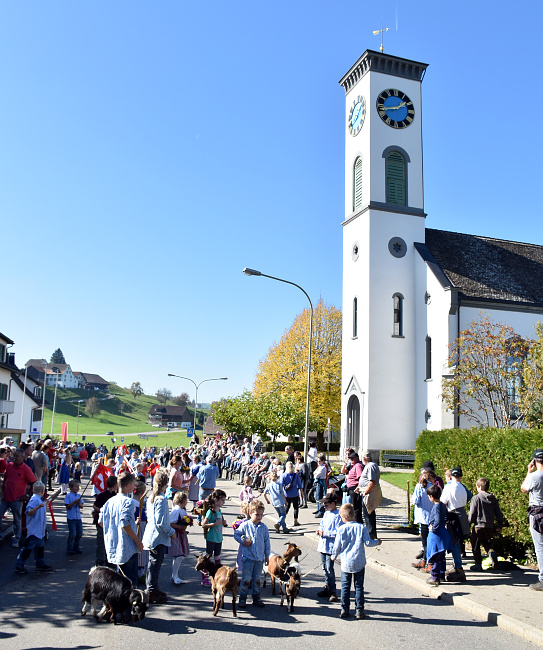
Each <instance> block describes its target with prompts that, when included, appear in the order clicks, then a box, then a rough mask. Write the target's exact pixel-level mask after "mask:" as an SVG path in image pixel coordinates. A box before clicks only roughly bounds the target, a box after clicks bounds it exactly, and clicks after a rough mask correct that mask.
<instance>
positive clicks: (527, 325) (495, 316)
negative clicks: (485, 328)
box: [460, 305, 543, 338]
mask: <svg viewBox="0 0 543 650" xmlns="http://www.w3.org/2000/svg"><path fill="white" fill-rule="evenodd" d="M519 306H520V305H519ZM481 313H484V314H486V315H488V316H489V317H490V320H492V321H494V322H496V323H505V324H506V325H510V326H511V327H512V328H513V329H514V330H515V332H516V333H517V334H518V335H519V336H522V337H524V338H535V336H536V334H535V329H534V325H535V324H536V323H537V322H538V321H542V322H543V313H542V312H522V311H519V310H518V309H503V308H499V307H498V308H492V307H486V306H484V307H468V306H466V305H462V306H461V308H460V329H461V330H463V329H466V327H467V326H468V325H469V324H470V323H472V322H473V321H474V320H479V318H480V316H481Z"/></svg>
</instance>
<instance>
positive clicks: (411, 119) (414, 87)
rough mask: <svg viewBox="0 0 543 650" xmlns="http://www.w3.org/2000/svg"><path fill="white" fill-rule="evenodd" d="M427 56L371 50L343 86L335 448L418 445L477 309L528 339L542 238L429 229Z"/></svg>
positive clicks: (540, 279)
mask: <svg viewBox="0 0 543 650" xmlns="http://www.w3.org/2000/svg"><path fill="white" fill-rule="evenodd" d="M427 67H428V66H427V64H425V63H419V62H417V61H410V60H407V59H402V58H399V57H396V56H391V55H388V54H384V53H381V52H375V51H372V50H367V51H366V52H364V54H363V55H362V56H361V57H360V59H359V60H358V61H357V62H356V63H355V64H354V65H353V66H352V68H351V69H350V70H349V71H348V72H347V74H346V75H345V76H344V77H343V78H342V79H341V81H340V84H341V86H343V89H344V90H345V100H346V115H345V220H344V221H343V224H342V226H343V344H342V345H343V349H342V358H343V361H342V402H341V446H342V449H345V448H346V447H349V446H352V447H354V448H356V449H369V450H372V451H374V452H375V451H377V450H381V449H414V448H415V441H416V438H417V436H418V434H419V433H420V432H421V431H423V430H424V429H432V430H439V429H444V428H452V427H469V426H471V424H470V423H469V421H467V420H466V419H465V418H464V417H457V416H456V415H455V414H454V413H452V412H450V411H447V410H446V409H445V406H444V404H443V401H442V397H441V393H442V379H443V377H444V376H446V375H448V374H449V373H450V369H449V367H448V362H447V361H448V356H449V345H450V344H451V343H452V342H453V341H454V340H455V339H456V338H457V336H458V333H459V332H460V331H461V330H463V329H465V328H466V326H467V325H468V324H469V323H471V322H472V321H473V320H476V319H478V318H479V316H480V313H481V311H483V312H485V313H486V314H487V315H488V316H489V317H490V319H491V320H492V321H495V322H501V323H507V324H508V325H511V326H512V327H513V328H514V329H515V331H516V332H517V334H519V335H520V336H525V337H530V338H533V337H534V336H535V331H534V328H533V326H534V324H535V323H537V322H538V321H539V320H542V321H543V247H542V246H536V245H533V244H524V243H519V242H511V241H503V240H498V239H493V238H491V237H481V236H476V235H468V234H461V233H456V232H448V231H443V230H434V229H429V228H427V227H426V217H427V215H426V213H425V210H424V192H423V187H424V183H423V180H424V178H423V149H422V95H421V84H422V80H423V78H424V75H425V72H426V69H427Z"/></svg>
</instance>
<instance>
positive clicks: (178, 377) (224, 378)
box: [168, 372, 228, 435]
mask: <svg viewBox="0 0 543 650" xmlns="http://www.w3.org/2000/svg"><path fill="white" fill-rule="evenodd" d="M168 377H177V379H186V380H187V381H191V382H192V383H193V384H194V388H195V389H196V395H195V397H194V433H196V412H197V411H198V388H200V386H201V385H202V384H203V383H204V381H226V380H227V379H228V377H212V378H211V379H202V381H201V382H200V383H199V384H197V383H196V382H195V381H194V379H191V378H190V377H181V375H174V374H173V373H172V372H169V373H168ZM203 432H204V429H203V427H202V435H203Z"/></svg>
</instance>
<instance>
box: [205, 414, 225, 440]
mask: <svg viewBox="0 0 543 650" xmlns="http://www.w3.org/2000/svg"><path fill="white" fill-rule="evenodd" d="M217 434H220V435H221V436H223V435H226V431H225V430H224V429H223V428H222V427H221V426H220V425H218V424H215V422H214V421H213V414H210V415H208V416H207V418H206V421H205V423H204V436H212V437H215V436H216V435H217Z"/></svg>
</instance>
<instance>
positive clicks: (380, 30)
mask: <svg viewBox="0 0 543 650" xmlns="http://www.w3.org/2000/svg"><path fill="white" fill-rule="evenodd" d="M389 29H390V27H385V28H384V29H383V18H382V17H381V29H376V30H374V32H373V35H374V36H377V34H381V47H380V48H379V49H380V50H381V52H384V51H385V47H384V45H383V35H384V33H385V32H388V30H389Z"/></svg>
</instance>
